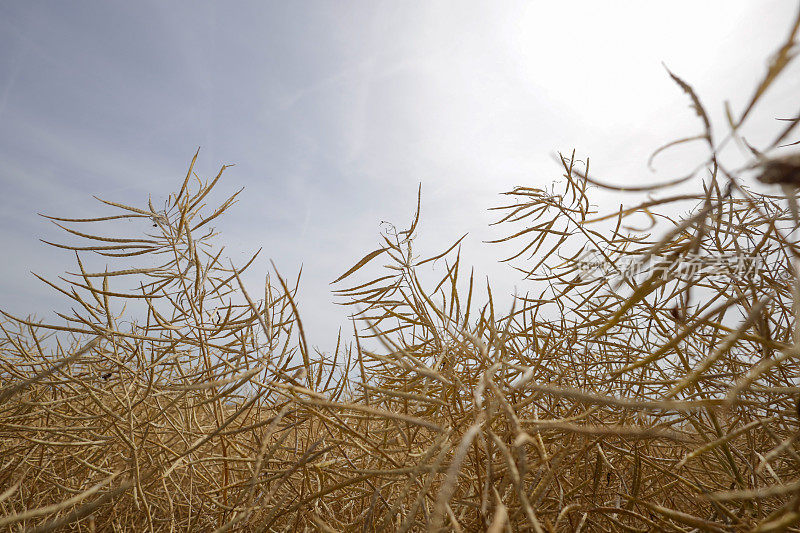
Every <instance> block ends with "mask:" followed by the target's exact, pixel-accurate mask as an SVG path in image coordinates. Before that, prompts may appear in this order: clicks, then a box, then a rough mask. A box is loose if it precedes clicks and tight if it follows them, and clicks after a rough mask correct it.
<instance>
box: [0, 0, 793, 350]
mask: <svg viewBox="0 0 800 533" xmlns="http://www.w3.org/2000/svg"><path fill="white" fill-rule="evenodd" d="M796 8H797V7H796V2H795V1H793V0H771V1H766V0H765V1H759V2H746V1H708V2H694V1H692V2H690V1H673V2H639V1H629V2H608V3H600V2H592V1H588V0H587V1H571V2H570V1H568V2H545V1H530V2H435V1H432V2H409V1H403V2H400V1H396V2H378V1H370V2H303V3H301V2H275V3H268V2H235V1H234V2H224V3H222V2H218V3H213V2H180V1H171V2H155V1H153V2H146V1H145V2H115V1H107V2H80V1H76V2H56V1H51V2H41V1H34V0H32V1H25V2H22V1H20V2H4V3H2V4H0V185H1V186H2V190H3V193H2V195H0V242H1V243H2V244H3V249H4V250H5V252H6V254H5V256H6V260H5V261H4V262H3V263H2V264H0V271H1V272H2V276H1V277H0V307H2V308H4V309H7V310H10V311H12V312H15V313H18V314H23V315H24V314H28V313H35V314H38V315H40V316H43V317H47V316H48V312H49V310H52V309H58V310H62V311H63V310H65V307H67V304H66V303H64V302H63V300H61V298H60V297H58V296H57V295H55V294H54V293H53V291H52V290H51V289H48V288H47V287H45V286H44V285H42V284H41V283H40V282H39V281H38V280H36V279H35V278H34V277H33V276H32V275H31V274H30V273H29V271H36V272H39V273H43V274H46V275H50V276H53V275H56V274H58V273H60V272H63V271H65V270H69V269H70V267H71V265H72V262H73V261H72V258H71V257H70V256H69V254H68V253H66V252H64V251H59V250H55V249H49V248H47V247H45V246H44V245H42V244H41V243H40V242H39V241H38V239H39V238H46V239H49V240H53V239H57V238H58V235H59V233H58V231H57V228H55V227H52V226H51V225H50V224H48V223H47V222H46V221H44V220H42V219H41V218H39V217H38V216H37V214H36V213H37V212H42V213H47V214H54V215H60V216H74V217H78V216H85V215H87V214H89V215H91V214H95V213H98V212H100V210H99V209H98V207H97V206H96V202H95V201H94V200H93V199H92V198H91V195H92V194H96V195H98V196H101V197H103V198H106V199H109V200H116V201H121V202H124V203H131V204H134V205H138V204H141V203H143V202H146V200H147V197H148V195H149V196H152V197H153V198H154V199H159V198H164V197H166V195H167V194H169V193H170V192H171V191H173V190H174V189H175V188H176V187H179V186H180V182H181V179H182V175H183V174H185V170H186V167H187V166H188V163H189V161H190V159H191V156H192V155H193V154H194V151H195V150H196V149H197V147H198V146H199V147H201V152H200V157H199V160H198V165H197V170H198V171H199V173H200V174H201V175H203V176H207V175H210V174H213V173H216V171H217V170H218V168H219V166H220V165H222V164H225V163H235V164H236V166H235V167H233V168H231V169H229V170H228V171H227V173H226V178H225V180H224V181H223V182H222V184H221V185H220V189H221V191H222V193H226V192H227V193H230V192H233V191H234V190H236V189H238V188H239V187H241V186H245V187H246V194H245V195H244V196H243V197H242V200H241V201H240V202H239V204H237V205H236V206H235V207H234V208H233V210H232V211H231V212H230V214H229V216H228V217H227V219H226V220H225V221H224V223H221V224H220V228H221V230H222V233H223V234H222V237H221V241H222V242H223V243H225V244H226V245H227V247H228V250H229V253H230V255H231V256H232V257H233V258H234V259H236V258H237V257H244V252H245V251H253V250H255V249H258V248H261V247H263V249H264V251H263V252H262V254H263V261H262V263H260V264H259V265H258V271H259V272H260V273H262V274H263V273H265V272H266V270H267V268H268V263H267V259H269V258H272V259H273V260H275V262H276V264H277V265H278V267H279V268H280V269H281V271H282V272H283V273H284V274H286V275H289V276H291V275H293V274H296V272H297V271H298V269H299V267H300V265H301V264H303V265H304V274H303V278H304V279H303V282H302V284H301V293H302V300H301V303H302V307H301V313H302V314H303V318H304V321H305V322H306V324H307V329H309V330H310V331H313V332H314V333H313V340H314V342H315V343H316V344H319V345H322V346H327V345H328V344H330V343H332V342H333V341H334V340H335V334H336V329H337V328H338V326H339V325H340V324H343V323H346V321H345V317H346V310H345V309H342V308H340V307H337V306H335V305H333V303H332V297H331V294H330V292H329V289H330V287H329V282H330V281H332V280H333V279H335V278H336V277H338V275H339V274H340V273H342V272H343V271H345V270H346V269H347V268H348V267H349V266H351V265H352V264H353V263H354V262H355V261H356V260H357V259H358V258H360V257H362V256H363V255H364V254H365V253H366V252H369V251H371V250H373V249H374V248H375V246H376V244H377V242H378V240H377V239H378V237H377V235H378V231H379V224H380V222H381V221H382V220H389V221H392V222H395V223H397V224H398V225H402V224H405V223H406V221H407V220H408V219H409V217H410V216H411V215H412V214H413V210H414V204H415V199H416V198H415V196H416V190H417V187H418V185H419V184H420V183H421V184H422V188H423V209H422V222H421V226H420V233H421V247H422V250H421V252H422V253H426V252H428V253H431V254H433V253H434V252H436V251H438V250H439V249H440V248H442V247H444V246H446V245H447V244H448V243H450V242H452V241H454V240H455V239H457V238H458V237H460V236H461V235H462V234H463V233H464V232H467V231H469V232H470V237H469V238H468V240H467V241H466V242H465V253H466V254H467V255H466V257H465V259H466V261H467V262H469V263H474V264H476V265H477V266H478V269H479V272H483V273H486V274H489V275H490V276H492V277H493V279H495V280H496V281H497V283H499V284H500V286H501V287H505V288H508V289H509V290H510V287H513V285H514V284H515V274H514V273H513V272H512V271H511V270H510V269H508V268H507V267H504V266H497V265H495V264H494V261H495V260H496V259H497V258H498V257H499V254H497V253H495V250H494V249H493V248H491V247H489V246H487V245H485V244H482V240H485V239H487V238H489V237H491V236H493V234H492V233H491V230H489V229H488V228H487V227H486V224H487V222H489V221H490V220H491V218H490V216H489V214H488V213H487V212H486V209H487V208H488V207H491V206H493V205H497V204H498V203H499V202H500V198H499V197H498V196H497V194H498V193H500V192H503V191H505V190H508V189H510V188H511V187H513V186H514V185H531V186H543V185H546V184H548V183H550V182H551V181H552V180H554V179H556V178H557V177H558V174H559V172H558V167H557V166H556V164H555V163H554V162H553V160H552V157H551V154H552V153H553V152H554V151H558V150H561V151H571V150H572V149H573V148H575V149H577V151H578V154H579V155H582V156H586V155H589V156H591V157H592V158H593V168H595V170H596V171H597V172H598V173H599V174H601V175H604V176H608V177H609V178H612V179H614V180H615V181H617V182H625V181H641V180H643V179H644V180H649V179H656V177H654V175H653V174H651V173H650V172H649V171H647V170H646V169H645V166H644V161H645V159H646V157H647V155H648V154H649V152H650V151H651V150H652V149H654V148H655V147H657V146H658V145H660V144H662V143H664V142H667V141H669V140H671V139H674V138H677V137H680V136H684V135H688V134H693V133H695V132H696V131H697V130H696V127H697V122H696V118H695V117H694V116H693V114H692V112H691V111H690V110H689V109H688V108H687V103H686V100H685V98H684V96H683V95H682V94H681V93H680V91H679V90H678V89H677V88H676V87H675V85H674V84H673V83H672V82H671V81H670V80H669V78H668V76H667V75H666V72H665V70H664V68H663V66H662V62H664V63H666V64H667V66H669V68H670V69H671V70H673V71H674V72H676V73H677V74H679V75H680V76H681V77H683V78H684V79H685V80H687V81H688V82H690V83H691V84H692V85H693V86H694V87H695V88H696V90H697V92H698V93H699V94H700V96H701V98H703V100H704V102H706V103H707V104H708V106H709V108H710V109H711V110H712V111H713V113H714V116H715V117H717V118H719V117H721V111H722V102H723V100H725V99H729V100H730V101H731V103H732V104H733V107H734V109H737V108H741V107H742V105H743V104H744V102H745V101H746V99H747V98H748V97H749V96H750V94H751V91H752V87H753V84H754V81H755V80H756V78H757V77H758V76H760V75H761V74H762V73H763V72H764V69H765V59H766V58H767V56H768V55H769V54H770V53H771V52H772V51H774V49H775V47H776V46H777V45H778V44H779V43H780V41H781V40H782V39H783V38H784V37H785V34H786V32H787V31H788V26H789V23H790V22H791V19H792V17H793V16H794V14H795V10H796ZM798 82H800V76H798V69H797V65H794V66H793V67H792V68H791V69H790V70H789V71H787V73H786V74H785V75H784V78H783V79H782V80H781V82H780V83H779V84H777V85H776V87H775V88H774V89H773V91H772V92H771V93H770V95H769V99H768V100H767V101H766V102H765V104H764V105H765V107H766V110H765V111H763V114H764V116H767V117H771V118H774V117H777V116H791V115H793V114H794V113H796V110H797V99H796V95H797V94H800V93H798V89H800V83H798ZM773 129H774V124H768V123H763V124H756V125H754V126H753V129H752V131H751V132H750V134H751V135H752V136H753V137H754V138H756V139H757V138H758V136H759V135H766V134H767V133H766V132H768V131H773ZM678 159H679V158H678ZM679 163H680V161H679V160H678V161H677V162H675V165H677V166H679ZM670 170H671V167H670V162H669V160H667V161H666V162H665V166H664V167H663V168H662V169H661V172H662V173H667V175H668V173H669V171H670ZM609 201H612V202H615V203H619V202H620V201H622V200H620V199H618V198H612V199H610V200H609ZM612 205H613V204H612ZM612 208H613V207H612ZM253 281H256V282H257V279H256V277H255V276H254V277H253Z"/></svg>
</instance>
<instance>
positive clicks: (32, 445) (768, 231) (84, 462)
mask: <svg viewBox="0 0 800 533" xmlns="http://www.w3.org/2000/svg"><path fill="white" fill-rule="evenodd" d="M799 25H800V18H798V19H797V20H795V21H794V22H793V27H792V28H791V31H790V35H789V38H788V39H787V40H786V41H785V43H783V44H782V46H781V47H780V48H779V49H778V51H777V52H776V54H775V56H774V57H772V58H770V60H769V62H768V65H767V68H766V73H765V75H764V77H763V79H761V80H755V83H754V86H753V93H752V94H753V96H752V101H751V102H750V103H749V105H747V106H746V107H745V108H743V109H742V110H740V111H738V112H734V111H732V110H729V113H728V124H727V128H726V129H725V130H724V131H714V130H713V129H712V127H711V123H710V119H709V118H708V116H707V112H706V109H705V107H704V106H703V105H702V104H701V102H700V100H699V99H698V97H697V96H696V94H695V93H694V91H693V89H692V87H691V80H683V79H681V78H679V77H678V76H677V75H675V74H670V75H671V76H672V78H673V80H674V81H675V83H676V86H677V88H678V89H679V90H681V91H683V92H684V93H685V97H686V99H687V101H688V102H689V104H690V105H691V106H692V110H693V112H694V113H696V115H697V117H696V118H697V124H698V132H697V133H696V134H695V135H693V136H691V137H689V138H687V139H681V140H678V141H676V142H675V143H671V144H670V145H668V146H667V147H665V149H667V150H669V149H671V148H672V147H674V146H677V145H681V144H684V143H695V144H697V145H700V146H704V147H705V149H706V153H707V157H705V158H704V159H703V160H700V161H697V162H696V167H695V169H694V170H693V171H692V172H690V173H689V174H687V175H685V176H681V177H678V178H676V179H674V180H672V181H670V182H666V183H653V184H649V183H642V184H641V185H640V186H638V187H631V186H627V187H616V186H614V185H613V184H611V183H608V182H607V181H605V180H604V179H602V178H598V177H594V175H593V174H592V170H591V168H590V165H589V162H588V160H586V159H581V158H580V157H579V156H577V155H576V154H574V153H571V154H570V153H567V154H562V155H560V156H559V158H558V161H556V162H555V163H554V166H553V169H554V171H555V172H556V173H557V174H560V178H559V181H557V182H556V184H555V186H554V187H553V188H552V190H545V189H540V188H534V187H528V186H524V185H523V186H519V187H516V188H514V189H513V190H511V191H508V192H507V193H506V194H505V195H504V198H505V199H506V201H505V203H504V204H503V205H500V206H498V207H497V208H496V210H495V213H496V214H497V226H498V228H499V229H501V230H502V231H504V232H505V233H504V235H505V236H504V237H502V238H499V239H498V247H505V248H508V247H511V248H513V250H514V252H513V254H512V257H509V258H508V259H509V260H511V261H512V263H513V264H514V265H515V266H516V267H517V268H518V270H519V271H520V272H521V274H522V275H523V276H525V277H526V278H528V279H530V280H534V281H535V284H533V285H532V286H535V287H538V288H540V292H539V293H528V294H527V295H525V296H518V297H517V298H516V299H515V303H514V306H513V308H511V309H506V308H501V306H499V305H495V299H494V298H493V296H492V291H491V286H489V287H488V290H487V286H486V283H485V282H484V281H483V280H480V279H476V278H475V277H473V276H471V275H470V269H469V267H468V266H465V265H464V264H462V262H461V260H462V258H461V255H460V249H459V246H458V245H459V242H456V243H453V246H451V247H449V248H447V249H444V250H441V251H440V253H437V254H433V255H431V256H422V257H420V256H419V255H417V254H416V253H415V250H414V247H413V245H414V243H415V237H416V235H417V233H418V231H419V228H418V222H419V221H420V216H419V207H418V208H417V214H416V215H415V216H413V217H409V219H410V223H409V224H408V225H407V226H405V227H400V228H393V229H391V230H389V231H387V232H385V233H383V234H382V235H381V236H380V240H379V244H378V245H377V247H376V248H375V249H374V251H368V250H365V255H364V257H363V258H362V259H360V260H357V261H354V263H353V266H352V268H350V269H348V270H347V271H346V272H344V273H340V272H336V273H331V280H334V279H335V282H334V284H333V287H334V290H335V292H336V294H337V297H338V298H339V299H340V300H341V301H342V302H345V303H346V304H347V305H348V306H349V307H348V308H347V309H348V310H349V311H351V313H352V325H353V330H352V333H347V334H345V333H343V334H342V335H341V337H340V339H338V341H337V340H336V339H333V342H332V343H331V347H332V348H331V349H330V350H329V351H324V352H323V351H320V350H316V349H314V348H312V347H311V346H310V345H309V343H308V342H307V340H306V333H307V332H306V331H305V330H304V328H303V322H302V317H303V309H302V308H299V306H298V305H297V295H298V291H301V290H302V286H300V287H298V286H297V285H296V284H294V283H291V282H290V281H289V280H288V279H287V278H285V277H284V276H283V275H282V273H279V272H277V270H276V271H273V272H271V273H270V274H269V275H268V276H267V281H266V283H265V284H264V286H257V287H253V286H246V284H245V283H244V281H243V273H244V272H245V271H247V270H248V268H250V267H251V265H252V264H253V261H252V260H251V261H249V262H245V263H243V264H239V265H234V264H233V263H231V262H230V261H229V260H228V259H226V258H225V255H224V252H223V250H222V248H221V245H222V243H220V242H218V240H219V239H218V236H217V235H216V234H215V232H214V231H213V230H212V225H211V223H212V221H214V220H215V219H217V217H221V216H224V214H225V212H226V211H227V210H228V209H233V208H235V204H236V195H234V196H233V197H230V198H228V199H225V200H222V201H212V200H213V198H214V194H212V191H213V189H214V187H215V185H217V183H218V181H219V180H220V179H221V177H222V176H223V175H225V173H224V172H223V171H224V170H225V167H223V168H222V170H221V171H220V173H219V174H218V175H216V176H214V177H212V178H210V179H203V178H201V177H199V176H197V175H196V174H195V172H194V170H193V167H194V163H195V160H196V159H197V157H198V156H197V155H195V160H193V161H192V164H191V165H190V166H189V170H188V172H187V174H186V177H185V179H184V180H183V181H182V182H178V183H177V187H176V190H175V192H174V194H172V195H171V196H170V197H169V200H168V202H167V203H166V205H165V208H164V209H160V208H156V207H155V206H154V205H153V204H152V203H150V204H146V205H139V206H129V205H123V204H121V203H118V202H115V201H110V200H102V201H103V202H104V203H105V204H106V207H107V208H108V210H109V215H108V216H105V217H99V218H81V217H80V214H79V213H78V214H76V216H77V218H65V217H50V218H51V219H52V221H53V222H54V223H56V224H58V225H59V226H61V227H62V228H63V229H64V230H65V231H66V232H68V237H69V242H66V243H50V244H52V245H55V246H59V247H62V248H65V249H67V250H69V251H71V252H74V257H75V263H74V266H72V267H70V268H69V270H70V271H71V272H72V273H73V274H74V275H65V276H64V277H63V278H60V279H58V280H44V281H45V282H46V283H48V284H50V285H52V286H53V287H54V288H56V289H57V290H58V291H60V292H61V293H62V295H63V298H64V299H65V301H68V302H69V305H70V306H71V308H72V313H71V314H63V315H61V317H62V318H63V321H62V322H59V323H52V324H46V323H42V322H39V321H37V320H32V319H26V318H23V317H16V316H12V315H10V314H7V313H4V314H3V318H2V322H0V326H1V327H2V336H1V337H0V376H1V378H2V379H1V381H0V387H1V388H0V409H1V410H2V415H1V416H0V436H1V437H2V438H1V439H0V526H2V527H3V528H4V529H7V530H8V531H58V530H76V531H218V532H221V531H325V532H332V531H401V532H405V531H464V532H468V531H491V532H502V531H536V532H556V531H631V532H645V531H683V532H688V531H716V532H725V531H763V532H766V531H798V530H800V526H798V524H800V455H798V454H799V453H800V412H799V411H798V409H799V408H800V406H799V405H798V397H800V329H799V328H800V322H798V320H797V317H798V313H800V281H799V280H798V276H797V265H798V264H800V263H798V258H800V246H799V245H798V239H797V232H796V231H794V230H795V228H796V227H797V226H798V225H800V220H798V214H797V207H796V205H797V204H796V199H795V196H796V192H797V188H798V187H800V160H798V155H797V151H796V150H797V148H796V147H793V146H791V144H792V135H793V134H796V129H795V127H796V126H797V123H798V121H800V117H790V119H789V120H783V121H777V122H775V121H773V124H774V130H775V131H774V137H773V139H772V141H771V142H770V143H768V144H767V145H764V146H751V145H750V144H749V143H748V142H747V139H743V138H742V137H740V135H739V133H738V132H739V128H740V126H741V125H742V124H743V123H744V122H745V121H747V120H754V119H755V118H756V117H757V113H758V110H757V106H756V104H757V103H758V101H759V100H760V99H761V97H762V95H763V94H764V93H765V92H766V91H767V89H768V88H769V86H770V85H771V83H772V82H773V81H774V80H775V79H776V78H777V77H778V76H779V75H780V73H781V71H782V70H783V69H784V67H785V66H786V65H787V64H788V62H789V61H790V59H791V57H792V55H793V54H794V53H795V52H796V50H795V49H794V48H793V47H794V46H795V38H796V34H797V32H798V26H799ZM771 119H772V117H770V120H771ZM731 143H738V144H739V145H740V146H742V147H746V149H747V150H749V154H750V156H751V164H749V165H746V166H744V167H740V168H733V167H730V166H729V165H728V164H727V163H726V162H725V160H724V158H723V157H721V156H719V154H720V152H721V150H722V148H723V147H724V146H726V145H728V144H731ZM794 144H796V143H794ZM598 156H599V157H602V154H600V155H598ZM556 165H557V166H556ZM758 181H760V182H761V183H758ZM689 186H690V187H689ZM676 187H677V189H676ZM681 187H683V188H682V189H681ZM687 187H689V189H688V190H689V192H686V190H687ZM675 190H680V192H678V193H675V192H674V191H675ZM601 191H613V192H614V193H615V194H617V195H620V197H623V198H624V200H623V201H628V200H631V201H633V203H632V204H631V207H628V208H624V209H617V208H616V206H610V207H609V208H607V209H600V208H598V207H597V206H595V205H594V203H593V194H597V193H598V192H601ZM643 194H646V195H647V197H646V198H642V196H643ZM419 201H420V202H424V195H421V196H420V200H419ZM679 202H684V203H685V202H690V203H691V205H692V206H693V207H692V209H691V210H689V211H688V212H687V213H685V214H683V215H678V214H676V213H677V210H676V209H675V208H674V206H675V205H677V204H678V203H679ZM681 205H684V204H681ZM633 216H637V217H638V218H637V220H638V221H639V222H641V220H643V219H644V220H647V219H649V220H651V221H652V225H651V227H645V228H641V227H638V228H637V227H633V225H629V220H630V217H633ZM643 216H644V218H642V217H643ZM124 220H134V221H139V222H145V223H146V228H147V231H145V232H144V233H142V232H137V231H133V230H131V231H130V232H128V233H125V232H124V231H122V230H121V229H120V228H122V229H124V228H125V226H120V225H119V222H120V221H124ZM604 224H605V225H604ZM639 225H641V224H639ZM130 227H132V226H130ZM109 228H111V229H110V230H109ZM651 228H658V229H659V231H658V232H656V231H655V229H653V230H652V231H651ZM366 252H369V253H366ZM90 255H92V256H94V257H99V258H100V259H101V260H102V261H103V262H107V264H108V265H109V266H108V267H107V268H106V269H105V270H97V271H92V269H91V268H89V266H88V263H87V262H86V261H84V258H86V257H87V256H90ZM589 256H591V257H592V258H593V260H594V262H592V263H590V262H588V261H587V257H589ZM423 265H425V268H426V269H428V270H426V272H429V271H430V268H431V266H432V265H433V269H434V271H435V272H436V275H437V276H438V280H433V281H431V280H430V279H428V278H429V277H430V276H427V275H425V276H422V275H420V271H421V267H422V266H423ZM598 269H599V270H600V271H601V272H599V273H598ZM631 270H635V272H632V271H631ZM367 272H369V275H367ZM336 278H338V279H336ZM484 295H486V296H484Z"/></svg>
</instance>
